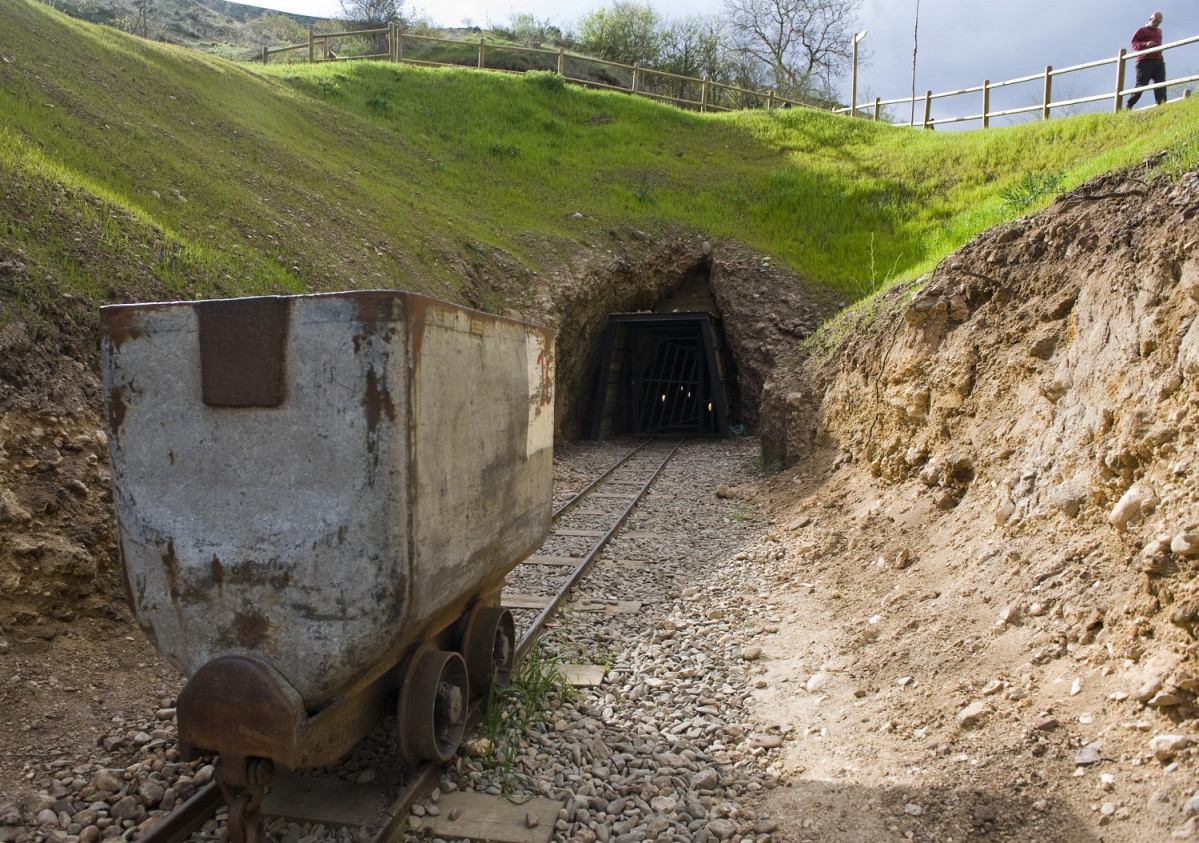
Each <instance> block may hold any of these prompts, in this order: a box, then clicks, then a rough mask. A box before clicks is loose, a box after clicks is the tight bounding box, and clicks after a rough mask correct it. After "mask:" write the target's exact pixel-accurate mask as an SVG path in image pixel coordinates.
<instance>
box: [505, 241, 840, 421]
mask: <svg viewBox="0 0 1199 843" xmlns="http://www.w3.org/2000/svg"><path fill="white" fill-rule="evenodd" d="M611 237H612V239H613V245H612V248H610V249H607V250H603V251H596V250H592V251H590V252H587V253H579V254H578V255H577V256H576V258H575V260H574V261H573V263H572V265H570V266H568V267H566V268H564V269H561V270H559V271H557V272H555V273H554V274H553V275H552V276H551V281H552V284H551V285H549V287H548V289H549V291H551V295H553V300H552V301H548V300H543V301H541V302H539V303H538V304H537V305H535V306H534V307H532V308H530V309H526V310H525V311H524V312H523V315H526V316H528V317H529V318H532V319H534V320H536V321H544V322H546V323H548V324H550V325H551V326H552V327H554V328H556V329H557V331H558V360H557V373H558V405H557V407H556V408H555V414H556V418H557V419H558V434H559V436H562V437H565V438H567V439H573V438H577V437H579V436H580V435H581V434H582V432H583V430H584V429H585V425H586V419H587V414H588V410H589V407H590V403H591V400H592V396H593V395H594V393H595V384H596V377H597V375H598V369H599V365H600V352H601V342H602V337H603V331H604V326H605V325H606V324H607V320H608V316H609V315H610V314H613V313H636V312H639V311H651V310H653V309H654V307H655V305H656V304H657V303H658V302H659V301H661V300H662V299H664V298H667V297H668V296H670V294H671V293H672V292H673V291H674V290H675V289H677V288H678V287H679V285H680V284H682V283H683V282H684V280H685V279H687V278H688V277H693V275H694V273H695V272H696V271H697V270H700V269H702V271H704V272H705V273H707V274H708V275H709V277H710V285H711V289H712V294H713V298H714V299H715V301H716V305H717V308H718V309H719V316H720V318H721V320H722V322H723V326H724V333H725V337H726V339H727V340H728V348H729V350H730V351H731V353H732V356H733V358H734V361H735V367H736V375H737V387H738V390H739V391H740V395H741V419H742V421H743V422H745V424H746V425H747V426H749V427H751V428H752V427H756V426H757V423H758V418H759V412H758V402H759V400H760V396H761V394H762V385H763V383H765V381H766V378H767V377H768V375H769V374H770V372H771V370H772V369H773V368H774V367H775V365H776V364H777V363H778V362H779V361H780V360H782V359H784V358H785V357H786V356H787V355H789V354H792V353H793V351H794V348H795V344H796V342H798V341H799V340H800V339H803V338H804V337H806V336H808V335H809V334H810V333H812V331H814V330H815V329H816V327H817V326H818V325H819V324H820V322H821V321H822V319H823V318H825V317H826V316H827V315H828V314H830V313H832V312H835V310H836V309H838V308H839V307H840V306H841V305H842V302H840V301H837V300H835V299H834V298H832V297H828V296H826V297H825V298H823V299H822V298H820V297H818V296H815V295H813V294H811V293H810V292H809V291H808V289H807V288H806V286H805V285H804V283H803V282H802V280H801V279H800V278H799V277H798V276H796V275H795V274H794V273H791V272H789V271H785V270H782V269H779V268H776V267H774V266H773V265H772V262H771V260H770V258H769V257H767V256H764V255H762V254H759V253H755V252H753V251H752V250H750V249H748V248H746V247H744V246H742V245H740V244H737V243H731V242H717V243H711V242H707V241H704V240H703V239H701V238H698V237H695V236H691V235H676V236H668V237H661V236H651V235H649V234H646V233H644V232H632V233H628V234H618V233H612V234H611ZM535 311H537V312H535Z"/></svg>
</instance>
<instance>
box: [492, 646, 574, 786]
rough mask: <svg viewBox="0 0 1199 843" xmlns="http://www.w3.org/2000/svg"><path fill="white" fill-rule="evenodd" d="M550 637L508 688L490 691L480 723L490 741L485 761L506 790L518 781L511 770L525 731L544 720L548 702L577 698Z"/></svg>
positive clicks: (515, 672)
mask: <svg viewBox="0 0 1199 843" xmlns="http://www.w3.org/2000/svg"><path fill="white" fill-rule="evenodd" d="M547 638H548V636H543V637H542V638H540V639H538V640H537V642H536V643H534V645H533V647H532V648H531V649H530V650H529V652H528V654H527V655H526V656H525V658H524V661H522V662H521V663H520V664H519V665H517V666H516V669H515V670H513V672H512V676H511V677H510V679H509V682H508V684H507V685H506V686H504V687H503V688H498V689H497V688H496V687H495V686H494V685H493V686H492V687H491V688H490V689H489V691H488V695H487V705H486V707H485V708H484V710H483V715H482V721H481V724H480V731H481V733H482V737H483V738H484V739H485V740H486V741H487V750H486V753H485V755H484V758H485V759H487V760H489V761H491V762H492V763H493V765H494V769H495V770H496V771H497V773H498V774H499V778H500V782H501V787H503V788H504V789H506V790H508V789H511V788H512V787H513V786H514V784H515V783H516V781H517V775H516V774H515V773H514V771H513V769H512V767H513V763H514V762H515V761H516V755H517V753H518V752H519V751H520V747H521V742H522V740H523V739H524V737H525V734H526V732H527V731H528V729H529V728H530V727H531V726H533V725H535V724H537V723H540V722H542V721H544V719H545V703H546V700H547V699H549V698H551V697H557V698H558V699H570V698H571V697H572V696H573V695H574V688H573V687H572V686H571V685H570V684H568V683H567V681H566V680H565V679H564V678H563V676H562V674H561V673H560V672H559V670H558V656H556V655H552V654H550V653H549V647H548V644H549V641H548V640H547Z"/></svg>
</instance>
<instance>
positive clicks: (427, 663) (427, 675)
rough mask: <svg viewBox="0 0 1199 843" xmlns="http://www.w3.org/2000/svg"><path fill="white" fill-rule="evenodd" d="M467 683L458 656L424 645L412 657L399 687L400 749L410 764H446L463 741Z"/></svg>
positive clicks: (463, 668)
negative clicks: (431, 762) (435, 762)
mask: <svg viewBox="0 0 1199 843" xmlns="http://www.w3.org/2000/svg"><path fill="white" fill-rule="evenodd" d="M469 699H470V684H469V681H468V680H467V675H466V662H465V661H463V659H462V656H460V655H458V654H457V653H450V652H446V651H445V650H438V649H437V648H436V647H435V646H434V645H433V644H424V645H422V646H421V647H419V648H418V649H417V651H416V652H415V653H413V654H412V658H411V659H410V660H409V662H408V669H407V671H406V672H405V674H404V684H403V686H401V688H400V705H399V711H398V718H397V719H398V721H399V732H400V747H401V749H402V750H403V753H404V758H405V759H407V761H408V762H409V763H411V764H418V763H420V762H421V761H439V762H442V763H444V762H446V761H449V760H450V759H451V758H452V757H453V756H454V753H455V752H457V750H458V744H459V743H460V742H461V741H462V731H463V729H464V728H465V726H466V708H467V701H468V700H469Z"/></svg>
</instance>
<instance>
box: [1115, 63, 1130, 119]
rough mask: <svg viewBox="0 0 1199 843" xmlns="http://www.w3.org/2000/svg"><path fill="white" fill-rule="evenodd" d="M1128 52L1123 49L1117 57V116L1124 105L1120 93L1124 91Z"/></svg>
mask: <svg viewBox="0 0 1199 843" xmlns="http://www.w3.org/2000/svg"><path fill="white" fill-rule="evenodd" d="M1127 52H1128V50H1125V49H1123V48H1121V50H1120V53H1119V54H1118V55H1117V56H1116V108H1115V111H1116V113H1117V114H1119V113H1120V106H1121V105H1123V102H1122V101H1123V99H1124V98H1123V97H1122V96H1120V92H1121V91H1123V90H1124V56H1125V54H1126V53H1127Z"/></svg>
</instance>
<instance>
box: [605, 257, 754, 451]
mask: <svg viewBox="0 0 1199 843" xmlns="http://www.w3.org/2000/svg"><path fill="white" fill-rule="evenodd" d="M727 348H728V345H727V343H726V342H725V338H724V330H723V327H722V325H721V322H720V319H719V314H718V311H717V308H716V303H715V300H714V299H713V297H712V293H711V290H710V288H709V270H708V267H707V265H706V264H704V265H702V266H700V267H696V268H695V269H693V270H692V271H691V272H689V273H688V274H687V276H686V277H685V278H684V280H683V282H682V283H681V284H680V285H679V287H677V288H676V289H675V290H674V291H673V292H672V293H671V294H670V296H668V297H667V298H665V299H663V300H662V301H660V302H658V304H657V305H656V306H655V308H654V311H653V312H648V313H616V314H612V315H611V316H609V317H608V324H607V326H606V327H605V330H604V335H603V340H602V346H601V351H600V367H599V373H598V377H597V378H596V391H595V395H594V398H593V401H592V407H591V415H590V420H589V428H588V433H589V435H590V436H591V438H592V439H608V438H612V437H619V436H652V435H659V434H663V435H692V436H728V435H729V433H730V430H731V429H733V428H734V427H735V426H737V425H738V424H739V423H740V416H741V412H740V402H739V400H738V390H737V387H736V383H737V379H736V376H735V373H734V371H733V366H732V360H731V355H730V354H728V352H727Z"/></svg>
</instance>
